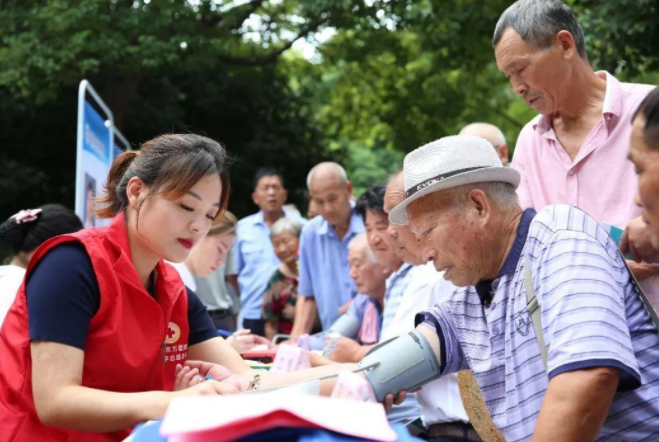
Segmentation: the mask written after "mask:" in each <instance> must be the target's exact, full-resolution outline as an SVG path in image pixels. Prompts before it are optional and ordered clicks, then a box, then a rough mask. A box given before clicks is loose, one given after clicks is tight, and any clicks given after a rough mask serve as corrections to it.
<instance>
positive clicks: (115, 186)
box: [94, 150, 139, 218]
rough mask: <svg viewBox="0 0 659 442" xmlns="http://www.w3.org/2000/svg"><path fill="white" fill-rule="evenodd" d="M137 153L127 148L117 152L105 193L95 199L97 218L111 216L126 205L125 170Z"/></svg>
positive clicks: (126, 178) (126, 180)
mask: <svg viewBox="0 0 659 442" xmlns="http://www.w3.org/2000/svg"><path fill="white" fill-rule="evenodd" d="M138 155H139V151H136V150H128V151H126V152H123V153H121V154H119V156H118V157H117V158H115V160H114V161H113V162H112V167H111V168H110V172H109V173H108V180H107V182H106V183H105V195H104V196H103V197H101V198H98V199H97V200H96V202H97V203H98V205H99V207H98V208H96V209H95V210H94V211H95V212H96V215H97V216H98V217H99V218H113V217H114V216H115V215H116V214H117V213H119V212H121V211H122V210H124V209H125V208H126V206H128V197H127V196H126V185H127V184H128V177H127V176H126V172H127V171H128V168H129V167H130V165H131V164H132V163H133V160H135V158H137V156H138Z"/></svg>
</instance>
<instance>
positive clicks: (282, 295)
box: [263, 218, 302, 340]
mask: <svg viewBox="0 0 659 442" xmlns="http://www.w3.org/2000/svg"><path fill="white" fill-rule="evenodd" d="M301 231H302V225H301V224H300V223H297V222H295V221H293V220H290V219H288V218H280V219H279V221H277V222H276V223H274V224H273V225H272V229H271V231H270V238H271V239H272V247H273V248H274V250H275V254H276V255H277V258H279V260H280V261H281V265H280V266H279V268H278V269H277V270H275V273H274V274H273V275H272V277H271V278H270V281H269V282H268V285H267V287H266V289H265V294H264V295H263V319H264V320H265V337H266V338H268V339H270V340H271V339H272V338H273V337H274V336H275V335H276V334H279V333H282V334H290V332H291V330H292V328H293V322H294V320H295V303H296V301H297V281H298V268H297V253H298V247H299V245H300V232H301Z"/></svg>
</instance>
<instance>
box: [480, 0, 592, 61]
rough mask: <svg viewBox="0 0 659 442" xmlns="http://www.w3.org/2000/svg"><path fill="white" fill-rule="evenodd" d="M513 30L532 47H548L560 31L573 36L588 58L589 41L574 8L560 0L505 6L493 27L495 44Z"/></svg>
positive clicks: (519, 0) (520, 0) (523, 0)
mask: <svg viewBox="0 0 659 442" xmlns="http://www.w3.org/2000/svg"><path fill="white" fill-rule="evenodd" d="M508 28H512V29H514V30H515V31H516V32H517V33H518V34H519V35H520V36H521V37H522V40H524V41H525V42H526V43H527V44H529V45H530V46H533V47H535V48H538V49H545V48H547V47H549V46H551V43H552V40H553V38H554V37H555V36H556V34H558V33H559V32H560V31H568V32H569V33H570V34H572V37H573V38H574V43H575V44H576V47H577V51H579V55H580V56H581V57H582V58H587V57H586V42H585V40H584V35H583V31H582V30H581V26H579V22H577V19H576V17H575V16H574V13H573V12H572V9H570V7H569V6H568V5H566V4H565V3H563V2H562V1H560V0H517V1H516V2H515V3H513V4H512V5H511V6H509V7H508V9H506V10H505V11H504V12H503V14H501V17H499V21H498V22H497V26H496V28H495V29H494V37H493V38H492V46H493V47H496V46H497V44H499V41H500V40H501V37H502V35H503V33H504V31H505V30H506V29H508Z"/></svg>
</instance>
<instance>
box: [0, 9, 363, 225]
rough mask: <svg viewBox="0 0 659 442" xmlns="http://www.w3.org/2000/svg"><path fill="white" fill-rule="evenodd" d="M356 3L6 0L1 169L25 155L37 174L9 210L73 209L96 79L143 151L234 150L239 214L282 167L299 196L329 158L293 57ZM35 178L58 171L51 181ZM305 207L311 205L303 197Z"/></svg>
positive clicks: (26, 165)
mask: <svg viewBox="0 0 659 442" xmlns="http://www.w3.org/2000/svg"><path fill="white" fill-rule="evenodd" d="M344 3H345V2H334V1H325V2H316V1H297V2H290V1H289V2H268V1H265V0H251V1H236V2H234V1H224V2H221V1H210V0H196V1H192V0H191V1H178V0H152V1H148V0H146V1H140V0H134V1H133V0H130V1H126V0H110V1H107V0H71V1H63V0H47V1H23V0H13V1H12V0H9V1H7V0H5V1H3V2H0V21H1V22H2V23H3V26H2V27H0V57H2V60H3V62H2V64H1V65H0V124H1V125H2V128H3V130H2V133H1V134H0V143H2V146H3V148H2V152H1V153H0V161H2V163H3V164H4V163H5V162H6V161H9V159H11V160H12V161H14V163H12V164H13V166H12V167H13V168H16V167H18V168H21V167H22V171H23V173H21V174H20V175H22V176H24V180H23V182H22V183H20V188H21V190H22V191H21V192H20V195H19V198H20V201H16V197H11V198H8V197H4V196H3V197H0V198H2V199H1V200H0V213H4V214H10V213H12V212H13V211H15V210H17V209H19V208H21V207H26V206H32V205H37V204H41V203H43V202H48V201H59V202H63V203H65V204H69V205H71V204H72V201H73V193H74V188H73V186H74V176H75V173H74V171H75V127H76V126H75V125H76V109H77V107H76V100H77V85H78V84H79V82H80V80H82V79H83V78H87V79H89V80H90V81H91V83H92V84H93V85H94V87H95V88H96V89H97V90H98V91H99V93H100V94H101V96H102V97H104V99H105V101H106V102H107V103H108V104H109V106H110V107H111V108H112V110H113V112H114V116H115V120H116V124H117V126H118V127H119V128H120V130H122V132H124V134H125V135H126V136H127V137H128V139H130V140H132V141H133V142H134V143H136V144H138V143H140V142H142V141H144V140H147V139H149V138H151V137H153V136H155V135H157V134H160V133H164V132H173V131H194V132H199V133H205V134H208V135H209V136H211V137H213V138H215V139H217V140H220V141H222V142H224V143H225V144H226V145H227V148H228V149H229V151H230V152H231V154H232V156H233V157H234V158H235V162H234V168H233V185H234V189H235V190H234V192H235V193H236V194H237V195H240V197H239V198H234V199H233V200H232V206H231V208H232V210H235V211H236V212H237V213H238V214H240V215H244V214H246V213H247V212H250V211H252V210H254V208H253V206H252V204H251V201H250V199H249V194H250V193H251V177H252V176H253V174H254V172H255V171H256V169H257V168H258V167H261V166H266V165H269V166H275V167H280V168H281V169H283V171H284V173H286V175H287V177H288V178H289V183H290V185H291V186H292V188H293V189H303V188H304V178H305V177H306V171H307V170H308V169H309V168H310V167H311V166H312V165H313V164H315V163H317V162H318V161H321V160H323V159H325V158H326V157H327V155H326V153H325V151H324V149H323V145H322V143H321V137H320V133H321V129H320V128H319V127H317V126H316V125H314V124H312V123H311V121H310V118H311V113H312V112H311V111H310V110H309V109H310V102H309V99H308V98H307V97H305V96H302V95H300V94H295V93H293V92H292V91H291V90H290V87H289V80H288V77H287V76H286V70H285V69H280V67H279V58H280V56H281V54H282V53H284V52H285V51H286V50H288V49H289V48H290V47H291V46H292V44H293V42H294V41H295V40H297V39H298V38H301V37H304V36H306V35H309V34H310V33H313V32H315V31H316V30H317V29H318V28H319V27H320V26H336V27H339V26H343V25H344V24H346V25H350V24H351V22H352V21H353V20H355V17H353V16H352V15H351V14H348V11H347V9H346V7H347V6H346V5H345V4H344ZM248 19H250V20H249V21H248ZM334 154H335V155H338V152H334ZM33 170H36V171H40V172H42V173H45V175H46V177H47V178H46V180H45V182H43V180H41V179H39V180H36V179H35V177H37V175H35V174H34V173H33ZM44 184H45V187H46V191H45V192H44V191H43V190H44ZM11 189H12V187H3V188H0V194H2V195H6V194H7V193H8V192H10V191H11ZM293 200H294V201H295V202H296V203H298V204H303V203H304V198H303V192H302V191H297V192H293Z"/></svg>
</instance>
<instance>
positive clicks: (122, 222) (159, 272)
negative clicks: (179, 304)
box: [105, 211, 180, 306]
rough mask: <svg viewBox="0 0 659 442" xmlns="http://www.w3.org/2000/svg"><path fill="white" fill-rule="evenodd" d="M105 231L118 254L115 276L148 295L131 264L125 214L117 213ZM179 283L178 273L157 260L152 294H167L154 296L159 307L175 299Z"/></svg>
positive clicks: (123, 212) (161, 260) (162, 261)
mask: <svg viewBox="0 0 659 442" xmlns="http://www.w3.org/2000/svg"><path fill="white" fill-rule="evenodd" d="M106 229H107V230H106V232H105V236H106V238H107V239H108V241H109V242H111V243H112V244H113V245H114V247H116V249H117V252H118V257H117V260H116V261H115V263H114V266H113V268H114V271H115V273H116V274H117V276H118V277H119V278H120V279H122V280H124V281H127V282H128V283H129V284H130V285H132V286H133V287H135V288H136V289H138V290H141V291H144V292H145V293H150V291H148V290H147V289H146V288H145V287H144V286H143V285H142V282H141V280H140V276H139V274H138V273H137V269H136V268H135V265H134V264H133V258H132V254H131V251H130V243H129V241H128V226H127V223H126V212H125V211H122V212H120V213H118V214H117V216H115V217H114V219H113V220H112V222H110V224H109V225H108V226H107V227H106ZM170 269H171V271H170ZM179 281H180V278H179V277H178V272H177V271H176V270H174V269H173V268H171V267H169V268H168V267H167V265H166V264H165V261H164V260H163V259H160V260H158V263H157V264H156V267H155V269H154V278H153V285H152V289H153V291H154V293H167V296H156V300H157V302H158V303H159V304H161V306H163V305H165V304H166V303H168V301H171V300H175V299H176V297H177V296H178V293H179V290H178V286H179V285H180V284H179V283H178V282H179ZM166 298H169V299H166Z"/></svg>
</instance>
